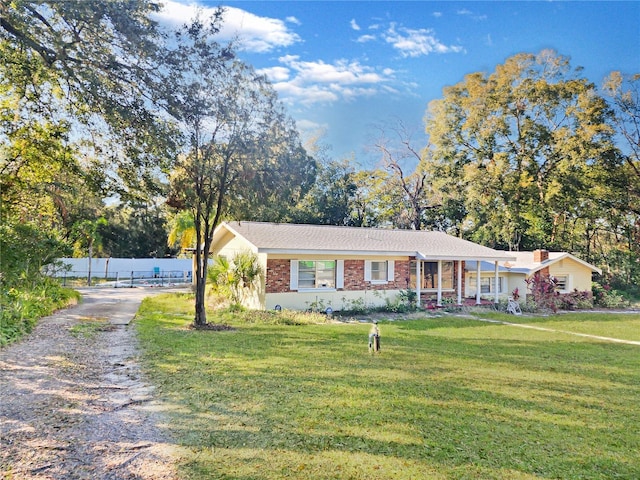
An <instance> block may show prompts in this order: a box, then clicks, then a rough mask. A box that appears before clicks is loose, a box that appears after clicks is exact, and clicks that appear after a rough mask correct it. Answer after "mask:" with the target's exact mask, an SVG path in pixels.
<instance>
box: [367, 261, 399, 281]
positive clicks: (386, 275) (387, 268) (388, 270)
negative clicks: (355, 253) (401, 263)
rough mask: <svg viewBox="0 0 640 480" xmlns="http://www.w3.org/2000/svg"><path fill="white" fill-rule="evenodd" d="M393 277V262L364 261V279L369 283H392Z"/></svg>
mask: <svg viewBox="0 0 640 480" xmlns="http://www.w3.org/2000/svg"><path fill="white" fill-rule="evenodd" d="M393 277H394V261H393V260H365V262H364V279H365V281H367V282H371V283H387V282H392V281H393Z"/></svg>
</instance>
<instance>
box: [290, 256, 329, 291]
mask: <svg viewBox="0 0 640 480" xmlns="http://www.w3.org/2000/svg"><path fill="white" fill-rule="evenodd" d="M335 287H336V262H335V260H300V261H299V262H298V288H335Z"/></svg>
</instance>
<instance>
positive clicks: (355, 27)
mask: <svg viewBox="0 0 640 480" xmlns="http://www.w3.org/2000/svg"><path fill="white" fill-rule="evenodd" d="M351 28H352V29H354V30H360V26H359V25H358V24H357V23H356V20H355V18H352V19H351Z"/></svg>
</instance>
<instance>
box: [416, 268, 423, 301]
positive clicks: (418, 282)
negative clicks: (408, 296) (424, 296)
mask: <svg viewBox="0 0 640 480" xmlns="http://www.w3.org/2000/svg"><path fill="white" fill-rule="evenodd" d="M421 264H422V261H421V260H420V259H419V258H416V305H417V306H418V308H419V307H420V306H421V305H422V301H421V300H420V286H421V284H422V272H421V271H420V266H421Z"/></svg>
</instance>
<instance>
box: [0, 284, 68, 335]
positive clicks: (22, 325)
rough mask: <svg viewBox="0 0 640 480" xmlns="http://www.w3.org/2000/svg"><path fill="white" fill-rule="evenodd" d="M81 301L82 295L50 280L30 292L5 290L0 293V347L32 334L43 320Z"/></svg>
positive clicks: (24, 289) (25, 290) (35, 286)
mask: <svg viewBox="0 0 640 480" xmlns="http://www.w3.org/2000/svg"><path fill="white" fill-rule="evenodd" d="M79 299H80V294H79V293H78V292H76V291H74V290H71V289H69V288H64V287H61V286H60V285H59V284H58V283H57V282H56V281H55V280H51V279H47V278H42V279H41V281H40V282H39V283H38V284H36V285H34V286H32V287H30V288H18V287H13V288H9V289H8V290H6V291H4V290H3V291H2V292H0V346H4V345H7V344H8V343H11V342H14V341H15V340H17V339H19V338H20V337H22V336H23V335H26V334H28V333H30V332H31V330H32V329H33V327H34V326H35V325H36V323H37V321H38V319H39V318H41V317H44V316H46V315H51V314H52V313H53V312H54V311H55V310H57V309H60V308H63V307H66V306H68V305H70V304H72V303H75V302H77V301H78V300H79Z"/></svg>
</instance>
